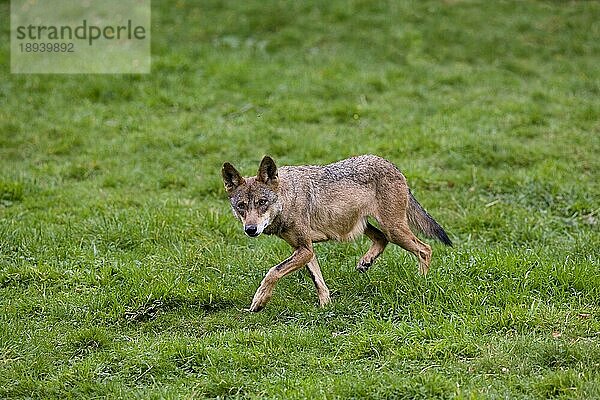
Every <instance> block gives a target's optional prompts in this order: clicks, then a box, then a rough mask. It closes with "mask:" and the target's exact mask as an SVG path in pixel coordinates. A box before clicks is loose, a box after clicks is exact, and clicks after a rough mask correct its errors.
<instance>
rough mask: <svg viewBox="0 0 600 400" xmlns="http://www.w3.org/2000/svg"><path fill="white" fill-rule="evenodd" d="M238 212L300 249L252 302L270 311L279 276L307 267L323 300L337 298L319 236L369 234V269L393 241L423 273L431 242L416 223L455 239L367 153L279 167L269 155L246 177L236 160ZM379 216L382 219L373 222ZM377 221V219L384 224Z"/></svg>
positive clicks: (230, 188)
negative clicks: (320, 257)
mask: <svg viewBox="0 0 600 400" xmlns="http://www.w3.org/2000/svg"><path fill="white" fill-rule="evenodd" d="M221 175H222V178H223V183H224V185H225V190H226V191H227V195H228V197H229V201H230V203H231V209H232V211H233V214H234V215H235V216H236V217H237V218H238V219H239V220H240V221H241V222H242V224H243V227H244V232H245V233H246V234H247V235H248V236H250V237H257V236H259V235H260V234H261V233H264V234H267V235H276V236H279V237H280V238H282V239H283V240H285V241H286V242H287V243H289V244H290V245H291V246H292V248H293V249H294V251H293V253H292V255H291V256H289V257H288V258H286V259H285V260H283V261H282V262H280V263H279V264H277V265H275V266H274V267H272V268H271V269H269V271H268V272H267V274H266V275H265V277H264V279H263V280H262V282H261V284H260V286H259V288H258V290H257V291H256V294H255V295H254V298H253V299H252V304H251V305H250V311H260V310H262V309H263V308H264V307H265V305H266V304H267V302H268V301H269V299H270V298H271V296H272V294H273V289H274V288H275V285H276V283H277V281H278V280H279V279H280V278H282V277H284V276H286V275H288V274H290V273H292V272H294V271H296V270H298V269H300V268H302V267H304V266H306V267H307V269H308V272H309V274H310V276H311V278H312V280H313V282H314V284H315V287H316V289H317V295H318V297H319V303H320V305H321V306H325V305H326V304H328V303H329V302H330V295H329V289H328V288H327V285H326V284H325V281H324V280H323V275H322V274H321V270H320V268H319V264H318V262H317V258H316V256H315V252H314V249H313V243H315V242H321V241H326V240H337V241H350V240H353V239H355V238H357V237H358V236H359V235H361V234H365V235H366V236H367V237H368V238H369V239H370V240H371V241H372V245H371V247H370V248H369V250H368V251H367V252H366V254H365V255H363V256H362V258H361V259H360V261H359V262H358V265H357V266H356V269H357V270H358V271H360V272H366V271H367V270H368V269H369V267H370V266H371V265H372V264H373V262H374V261H375V259H376V258H377V257H379V255H380V254H381V253H382V252H383V250H384V249H385V247H386V245H387V244H388V243H389V242H391V243H394V244H397V245H399V246H401V247H402V248H404V249H406V250H407V251H409V252H411V253H412V254H414V255H415V256H416V257H417V259H418V263H419V272H420V273H421V274H423V275H425V274H427V272H428V270H429V263H430V261H431V247H430V246H429V245H428V244H426V243H423V242H422V241H421V240H419V239H418V238H417V237H416V236H415V235H414V233H413V231H412V230H411V228H412V229H414V230H415V231H417V232H420V233H422V234H423V235H425V236H427V237H429V238H432V239H437V240H439V241H441V242H442V243H443V244H445V245H447V246H452V242H451V241H450V238H449V237H448V235H447V234H446V232H445V231H444V229H443V228H442V227H441V226H440V225H439V224H438V223H437V222H436V221H435V220H434V219H433V218H432V217H431V215H429V214H428V213H427V212H426V211H425V210H424V209H423V207H422V206H421V205H420V204H419V203H418V202H417V200H416V199H415V198H414V196H413V195H412V193H411V191H410V189H409V187H408V185H407V183H406V178H405V177H404V175H403V174H402V172H401V171H400V170H399V169H398V168H397V167H396V166H395V165H394V164H392V163H391V162H390V161H388V160H386V159H384V158H381V157H378V156H375V155H362V156H358V157H352V158H348V159H345V160H341V161H338V162H335V163H333V164H329V165H324V166H318V165H304V166H286V167H281V168H277V166H276V165H275V161H273V159H272V158H271V157H269V156H265V157H264V158H263V159H262V161H261V163H260V166H259V168H258V172H257V174H256V176H252V177H242V175H241V174H240V173H239V172H238V170H237V169H236V168H235V167H234V166H233V165H232V164H230V163H229V162H226V163H224V164H223V168H222V170H221ZM371 221H376V223H372V222H371ZM376 225H377V226H376Z"/></svg>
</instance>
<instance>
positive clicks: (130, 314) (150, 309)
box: [123, 296, 239, 322]
mask: <svg viewBox="0 0 600 400" xmlns="http://www.w3.org/2000/svg"><path fill="white" fill-rule="evenodd" d="M238 308H239V305H238V304H237V303H236V302H235V301H233V300H231V299H224V298H219V297H214V296H208V297H207V298H184V297H178V296H166V297H161V298H157V299H152V298H150V297H149V298H147V299H146V300H145V301H144V302H143V303H141V304H137V305H133V306H130V307H127V308H126V311H125V312H124V314H123V317H124V318H125V319H126V320H127V321H129V322H148V321H151V320H153V319H155V318H156V317H157V316H158V315H160V314H166V313H170V312H177V311H182V310H194V311H198V310H200V311H203V312H204V314H213V313H217V312H220V311H224V310H229V309H238Z"/></svg>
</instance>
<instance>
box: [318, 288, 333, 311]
mask: <svg viewBox="0 0 600 400" xmlns="http://www.w3.org/2000/svg"><path fill="white" fill-rule="evenodd" d="M329 303H331V297H329V292H327V293H323V294H319V306H320V307H321V308H322V307H325V306H326V305H327V304H329Z"/></svg>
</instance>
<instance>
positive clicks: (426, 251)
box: [386, 224, 431, 275]
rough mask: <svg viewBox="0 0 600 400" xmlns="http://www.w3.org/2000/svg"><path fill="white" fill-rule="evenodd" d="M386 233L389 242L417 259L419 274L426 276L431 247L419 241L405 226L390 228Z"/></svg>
mask: <svg viewBox="0 0 600 400" xmlns="http://www.w3.org/2000/svg"><path fill="white" fill-rule="evenodd" d="M386 233H387V235H388V237H389V240H390V242H392V243H395V244H397V245H398V246H400V247H402V248H403V249H405V250H407V251H409V252H411V253H413V254H414V255H415V256H416V257H417V259H418V260H419V273H420V274H421V275H426V274H427V272H428V271H429V263H430V261H431V247H430V246H429V245H428V244H426V243H423V242H422V241H420V240H419V238H417V237H416V236H415V235H414V233H412V231H411V230H410V228H409V227H408V225H406V224H401V225H400V226H397V227H392V228H391V229H390V230H389V232H386Z"/></svg>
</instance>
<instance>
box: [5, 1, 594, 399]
mask: <svg viewBox="0 0 600 400" xmlns="http://www.w3.org/2000/svg"><path fill="white" fill-rule="evenodd" d="M153 3H154V4H153V10H152V11H153V14H152V18H153V27H152V53H153V58H152V73H151V74H149V75H125V76H123V75H64V76H60V75H49V76H45V75H11V74H9V73H8V70H9V67H8V65H9V57H10V54H9V44H8V36H9V32H8V23H7V21H8V19H9V6H8V2H7V1H2V2H0V15H1V17H2V21H4V22H6V23H4V24H3V25H2V28H1V29H2V32H3V37H4V38H5V39H6V40H3V41H2V42H1V44H0V59H1V60H2V67H3V68H2V72H1V74H2V79H0V104H1V107H0V397H1V398H26V397H27V398H76V397H78V398H96V397H104V396H107V397H111V398H140V399H148V398H173V399H175V398H202V397H219V398H225V397H244V398H245V397H248V398H286V399H288V398H378V399H379V398H390V399H413V398H420V399H428V398H440V399H447V398H463V399H471V398H510V399H515V398H524V399H534V398H540V399H542V398H553V397H557V398H580V399H593V398H600V274H599V273H598V272H599V267H600V265H599V264H600V261H599V260H600V251H599V248H600V229H599V226H598V220H599V218H600V215H599V210H600V205H599V199H600V179H599V171H600V157H599V154H600V24H598V20H599V18H600V3H599V2H593V1H581V2H558V1H535V2H533V1H518V2H504V1H450V0H447V1H389V2H370V1H330V2H313V1H286V2H276V1H229V2H223V1H208V0H203V1H201V2H196V1H192V0H178V1H173V2H161V1H153ZM363 153H375V154H378V155H381V156H383V157H386V158H388V159H390V160H392V161H393V162H394V163H396V165H398V166H399V167H400V168H401V169H402V170H403V172H404V173H405V175H406V176H407V178H408V180H409V183H410V185H411V187H412V188H413V193H414V194H415V196H416V197H417V198H418V199H419V201H420V202H421V203H422V204H423V206H424V207H426V208H427V209H428V210H429V211H430V212H431V214H432V215H433V216H434V217H435V218H436V219H437V220H438V221H439V222H440V223H441V224H442V225H443V226H444V227H445V228H446V229H447V231H448V232H449V234H450V237H451V238H452V239H453V241H454V242H455V247H454V248H445V247H443V246H441V245H439V244H435V245H433V246H434V255H433V263H432V268H431V272H430V274H429V275H428V276H427V277H426V278H423V277H420V276H418V275H417V263H416V260H415V259H414V258H413V257H412V256H411V255H409V254H408V253H406V252H405V251H403V250H401V249H400V248H398V247H394V246H390V247H388V249H387V250H386V252H385V253H384V255H383V256H382V257H381V258H380V259H379V260H378V262H377V263H376V264H375V265H374V267H373V268H371V270H370V271H369V272H368V273H366V274H359V273H357V272H356V271H355V270H354V267H355V265H356V262H357V261H358V259H359V258H360V257H361V255H362V253H363V252H364V251H366V249H367V248H368V246H369V242H368V241H367V240H366V239H362V240H360V241H358V242H356V243H343V244H339V243H324V244H318V245H316V252H317V255H318V257H319V260H320V263H321V267H322V270H323V274H324V277H325V280H326V282H327V283H328V286H329V288H330V289H331V290H332V295H333V296H332V297H333V303H332V304H331V305H329V306H327V307H326V308H323V309H321V308H318V307H317V297H316V293H315V291H314V287H313V284H312V282H311V280H310V277H309V276H308V274H307V273H306V271H301V272H299V273H296V274H294V275H291V276H289V277H287V278H285V279H283V280H282V281H281V282H280V283H279V285H278V286H277V289H276V291H275V295H274V297H273V300H272V301H271V302H270V303H269V304H268V306H267V308H266V309H265V310H264V311H262V312H260V313H249V312H247V311H245V309H247V307H248V306H249V305H250V301H251V299H252V296H253V294H254V291H255V290H256V288H257V286H258V284H259V283H260V280H261V279H262V277H263V275H264V273H265V272H266V271H267V269H268V268H269V267H270V266H272V265H274V264H276V263H278V262H279V261H280V260H282V259H284V258H285V257H287V256H288V255H289V253H290V248H289V247H288V246H287V245H286V244H285V243H284V242H283V241H281V240H279V239H277V238H274V237H265V236H261V237H259V238H258V239H250V238H248V237H246V236H245V235H244V234H243V232H242V229H241V227H240V226H239V223H238V222H237V221H236V220H235V219H234V218H233V216H232V215H231V212H230V209H229V205H228V202H227V199H226V196H225V193H224V190H223V187H222V183H221V178H220V167H221V165H222V163H223V162H224V161H231V162H233V163H234V164H235V165H236V166H237V167H239V168H240V169H241V170H242V171H243V172H244V173H245V174H248V175H251V174H254V172H255V171H256V168H257V167H258V162H259V161H260V158H261V157H262V156H263V155H264V154H270V155H271V156H273V157H274V158H275V160H276V161H277V162H278V163H279V164H280V165H285V164H288V165H289V164H324V163H328V162H331V161H335V160H338V159H341V158H345V157H347V156H351V155H357V154H363ZM430 243H432V242H431V241H430Z"/></svg>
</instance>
